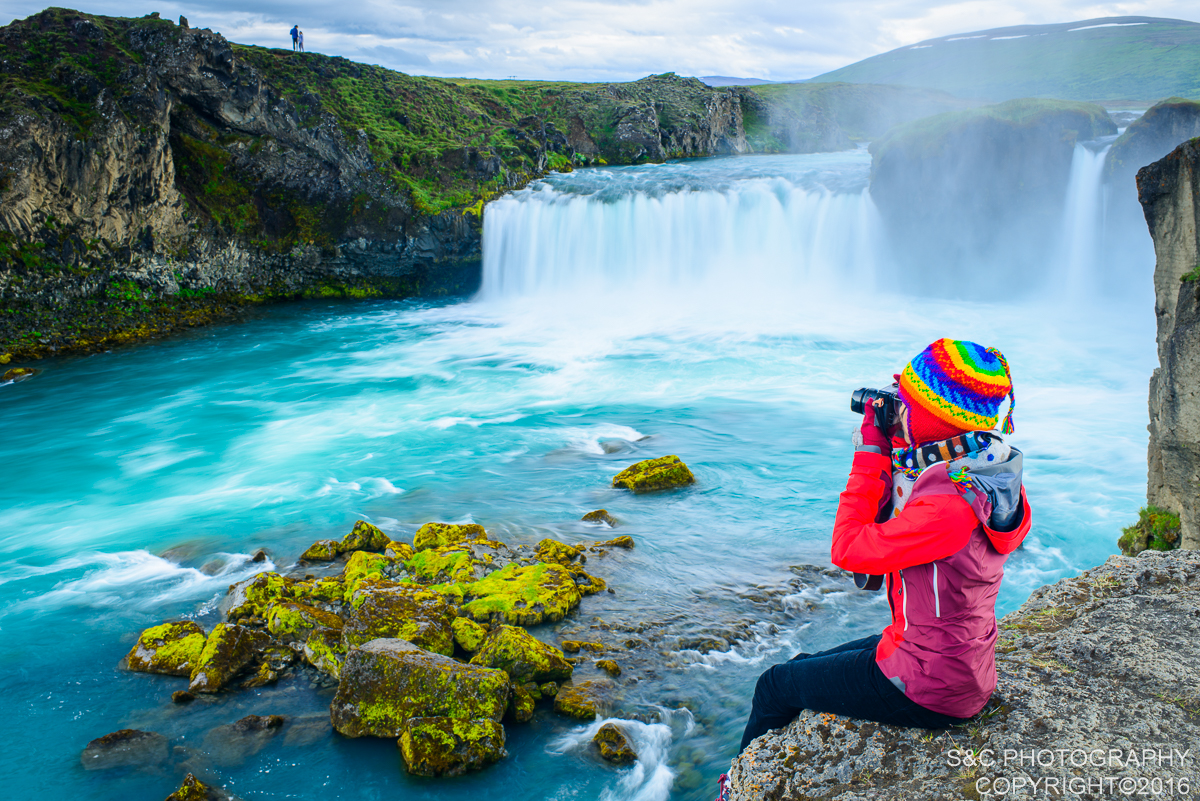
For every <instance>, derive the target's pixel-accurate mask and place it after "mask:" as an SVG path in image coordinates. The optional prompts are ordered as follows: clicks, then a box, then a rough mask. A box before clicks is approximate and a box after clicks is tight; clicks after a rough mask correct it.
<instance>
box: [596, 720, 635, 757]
mask: <svg viewBox="0 0 1200 801" xmlns="http://www.w3.org/2000/svg"><path fill="white" fill-rule="evenodd" d="M592 742H593V743H595V744H596V747H597V748H598V749H599V750H600V756H601V757H602V758H604V759H606V760H607V761H609V762H613V763H615V764H617V765H630V764H633V763H634V762H637V751H635V750H634V749H633V744H632V743H630V742H629V737H628V735H626V734H625V731H624V729H622V728H621V727H620V726H618V725H617V724H615V723H605V724H604V725H603V726H601V727H600V730H599V731H597V732H596V736H594V737H593V738H592Z"/></svg>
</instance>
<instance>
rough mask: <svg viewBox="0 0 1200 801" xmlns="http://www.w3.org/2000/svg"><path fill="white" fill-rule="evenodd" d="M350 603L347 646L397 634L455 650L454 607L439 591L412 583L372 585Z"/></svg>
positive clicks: (428, 647) (433, 647)
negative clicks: (452, 625)
mask: <svg viewBox="0 0 1200 801" xmlns="http://www.w3.org/2000/svg"><path fill="white" fill-rule="evenodd" d="M351 607H352V611H351V612H350V613H349V614H348V615H347V617H346V625H345V628H344V629H342V637H343V639H344V641H345V643H346V646H347V647H351V646H355V645H362V644H363V643H365V642H369V641H371V640H377V639H380V638H386V639H391V638H397V639H401V640H408V641H409V642H411V643H414V644H416V645H419V646H420V647H422V648H424V649H426V650H428V651H434V652H435V653H439V654H443V655H445V656H451V655H453V654H454V632H453V630H452V629H451V628H450V624H451V623H453V622H454V608H453V607H451V606H450V605H449V604H447V603H446V601H445V600H444V599H443V598H442V596H441V595H439V594H437V593H436V592H432V591H430V590H427V589H425V588H423V587H419V586H413V585H402V584H398V585H394V586H381V585H373V586H368V587H364V588H363V589H360V590H358V591H357V592H356V593H355V594H354V597H353V599H352V601H351Z"/></svg>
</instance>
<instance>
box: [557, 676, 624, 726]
mask: <svg viewBox="0 0 1200 801" xmlns="http://www.w3.org/2000/svg"><path fill="white" fill-rule="evenodd" d="M612 688H613V683H612V682H611V681H609V680H608V679H591V680H589V681H581V682H579V683H578V684H576V683H574V682H568V683H566V684H564V685H562V686H561V687H559V688H558V694H557V695H555V696H554V711H555V712H557V713H558V714H560V715H565V716H566V717H569V718H575V719H577V720H592V719H594V718H595V717H596V716H597V715H599V714H600V713H601V712H602V711H603V709H604V707H605V706H606V705H607V699H608V695H609V693H610V692H611V691H612Z"/></svg>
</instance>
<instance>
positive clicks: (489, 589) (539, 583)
mask: <svg viewBox="0 0 1200 801" xmlns="http://www.w3.org/2000/svg"><path fill="white" fill-rule="evenodd" d="M581 598H582V594H581V593H580V591H579V588H578V587H577V586H576V585H575V581H574V580H573V579H572V577H571V574H570V572H569V571H568V570H567V569H566V568H564V567H562V566H561V565H545V564H536V565H528V566H519V565H516V564H509V565H506V566H505V567H503V568H501V569H500V570H497V571H496V572H494V573H491V574H489V575H487V576H485V577H484V578H482V579H480V580H479V581H476V582H474V583H473V584H470V585H467V586H466V587H465V588H464V595H463V600H464V604H463V607H462V608H463V610H464V611H465V612H466V613H467V614H469V615H470V616H471V617H472V618H474V619H475V620H477V621H488V620H492V619H493V618H496V619H499V620H502V621H504V622H505V623H510V624H513V625H519V626H534V625H537V624H538V623H543V622H547V623H553V622H555V621H558V620H562V619H563V618H564V617H566V615H567V613H568V612H570V611H571V610H572V609H574V608H575V607H576V606H578V605H579V601H580V599H581Z"/></svg>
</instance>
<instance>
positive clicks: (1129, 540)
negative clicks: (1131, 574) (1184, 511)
mask: <svg viewBox="0 0 1200 801" xmlns="http://www.w3.org/2000/svg"><path fill="white" fill-rule="evenodd" d="M1179 530H1180V521H1179V515H1177V514H1175V513H1174V512H1172V511H1170V510H1167V509H1160V508H1159V507H1157V506H1146V507H1144V508H1143V509H1141V510H1140V511H1139V512H1138V521H1137V522H1136V523H1134V524H1133V525H1132V526H1128V527H1127V528H1124V529H1122V531H1121V538H1120V539H1119V540H1117V546H1118V547H1119V548H1120V549H1121V552H1122V553H1124V554H1128V555H1129V556H1136V555H1138V554H1139V553H1141V552H1142V551H1144V550H1147V549H1149V550H1152V551H1170V550H1173V549H1175V548H1178V547H1179Z"/></svg>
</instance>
